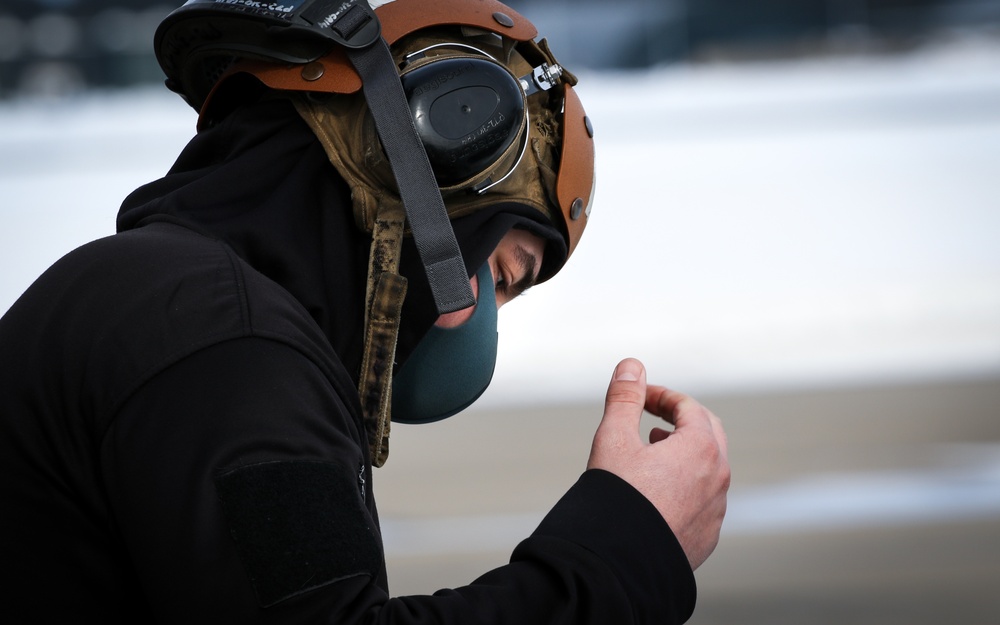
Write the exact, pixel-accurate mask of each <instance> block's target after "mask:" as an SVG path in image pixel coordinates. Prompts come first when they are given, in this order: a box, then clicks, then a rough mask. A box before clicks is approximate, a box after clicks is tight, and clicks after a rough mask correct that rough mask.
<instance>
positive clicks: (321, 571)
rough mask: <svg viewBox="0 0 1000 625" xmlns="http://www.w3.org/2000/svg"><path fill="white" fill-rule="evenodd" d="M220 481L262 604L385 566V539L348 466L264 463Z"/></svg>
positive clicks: (221, 493) (233, 528) (234, 533)
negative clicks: (374, 524)
mask: <svg viewBox="0 0 1000 625" xmlns="http://www.w3.org/2000/svg"><path fill="white" fill-rule="evenodd" d="M215 484H216V489H217V490H218V495H219V501H220V502H221V504H222V508H223V511H224V513H225V517H226V521H227V522H228V524H229V529H230V533H231V534H232V537H233V540H234V541H235V543H236V548H237V552H238V553H239V556H240V559H241V560H242V562H243V566H244V568H245V569H246V572H247V574H248V575H249V577H250V580H251V581H252V583H253V587H254V592H255V593H256V595H257V600H258V602H259V603H260V605H261V606H262V607H265V608H266V607H269V606H272V605H275V604H276V603H279V602H281V601H283V600H285V599H288V598H289V597H293V596H295V595H299V594H302V593H304V592H308V591H310V590H313V589H315V588H318V587H320V586H324V585H326V584H330V583H332V582H336V581H338V580H342V579H346V578H349V577H355V576H358V575H368V576H372V577H375V576H376V575H377V574H378V572H379V570H380V569H381V565H382V548H381V541H380V539H379V537H378V533H377V531H376V529H375V528H374V527H373V523H372V520H371V516H370V515H369V514H368V511H367V509H366V508H365V505H364V501H363V499H362V496H361V493H360V491H359V487H358V481H357V475H355V473H354V471H352V470H350V469H348V468H347V467H345V466H340V465H337V464H332V463H325V462H311V461H280V462H265V463H261V464H253V465H248V466H243V467H239V468H237V469H232V470H230V471H227V472H225V473H223V474H221V475H219V476H218V477H217V478H216V481H215Z"/></svg>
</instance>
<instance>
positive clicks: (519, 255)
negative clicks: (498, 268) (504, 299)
mask: <svg viewBox="0 0 1000 625" xmlns="http://www.w3.org/2000/svg"><path fill="white" fill-rule="evenodd" d="M514 260H515V261H516V262H517V264H518V265H519V266H520V267H521V271H523V272H524V277H523V278H521V279H520V280H518V281H517V282H515V283H514V284H512V285H511V290H512V291H513V292H514V297H517V296H518V295H521V294H522V293H524V292H525V291H527V290H528V289H529V288H531V287H532V286H534V285H535V280H536V279H537V275H536V270H535V269H536V267H537V265H538V259H537V258H536V257H535V255H534V254H532V253H531V252H529V251H528V250H526V249H524V247H523V246H521V245H515V246H514Z"/></svg>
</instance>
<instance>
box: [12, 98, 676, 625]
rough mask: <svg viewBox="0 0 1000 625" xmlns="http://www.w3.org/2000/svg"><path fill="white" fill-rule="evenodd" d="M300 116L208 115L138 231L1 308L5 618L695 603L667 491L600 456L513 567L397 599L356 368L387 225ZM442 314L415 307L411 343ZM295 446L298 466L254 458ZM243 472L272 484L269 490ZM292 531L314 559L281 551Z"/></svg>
mask: <svg viewBox="0 0 1000 625" xmlns="http://www.w3.org/2000/svg"><path fill="white" fill-rule="evenodd" d="M304 129H305V126H304V124H301V122H298V121H297V119H296V118H293V117H292V116H291V115H289V111H288V110H287V109H285V108H282V107H280V106H278V105H276V104H274V103H268V104H263V105H261V106H256V107H250V108H248V109H247V110H244V111H241V112H239V113H237V114H235V115H234V116H232V117H231V118H230V119H229V120H227V121H226V122H225V123H223V124H220V125H219V126H217V127H215V128H213V129H212V130H210V131H207V132H206V133H205V134H203V135H200V136H199V137H197V138H196V139H195V140H194V141H192V143H191V145H190V146H189V148H188V149H187V150H185V152H184V154H182V155H181V158H180V159H179V160H178V164H177V166H176V167H175V168H174V169H173V170H172V171H171V173H170V174H169V175H168V176H166V177H165V178H164V179H162V180H160V181H157V182H155V183H152V184H151V185H147V186H146V187H143V188H142V189H140V190H138V191H137V192H136V193H135V194H133V195H132V196H131V197H130V198H129V199H128V200H127V201H126V204H125V206H124V207H123V211H122V213H121V215H120V218H119V227H120V229H121V230H122V232H120V233H119V234H117V235H114V236H112V237H107V238H105V239H101V240H99V241H96V242H93V243H90V244H88V245H85V246H83V247H81V248H80V249H78V250H75V251H73V252H71V253H70V254H68V255H67V256H66V257H64V258H63V259H61V260H60V261H58V262H57V263H56V264H55V265H53V267H51V268H50V269H49V270H48V271H46V272H45V273H44V274H43V275H42V276H41V277H40V278H39V279H38V280H37V281H36V282H35V283H34V284H33V285H32V286H31V287H30V288H29V289H28V290H27V291H26V292H25V294H24V295H23V296H22V297H21V298H20V299H19V300H18V301H17V302H16V303H15V304H14V305H13V306H12V307H11V309H10V310H9V311H8V312H7V313H6V314H5V315H4V316H3V317H2V318H0V380H3V383H2V384H0V562H2V563H3V567H2V571H3V573H2V575H3V577H2V578H0V588H2V589H3V593H4V594H3V609H4V615H5V617H7V618H8V620H11V621H12V622H18V623H32V622H38V623H62V622H76V621H78V620H80V619H81V618H85V619H86V620H88V621H94V622H102V623H103V622H111V623H117V622H121V623H152V622H157V623H185V624H199V623H206V624H207V623H212V624H213V625H215V624H219V623H241V624H244V623H282V624H294V623H331V624H334V623H336V624H340V625H354V624H361V623H364V624H366V625H371V624H379V623H381V624H386V625H388V624H393V625H416V624H429V623H436V624H455V625H458V624H462V625H472V624H477V623H481V624H487V623H488V624H491V625H536V624H537V625H549V624H551V623H567V624H569V623H573V624H578V625H606V624H607V623H615V624H616V625H617V624H625V625H628V624H631V623H634V624H643V625H645V624H647V623H661V624H662V623H673V622H680V621H681V620H683V619H684V618H685V615H686V614H689V613H690V607H691V605H692V603H693V600H694V594H693V588H694V586H693V577H692V573H691V570H690V567H689V566H688V563H687V560H686V558H685V557H684V554H683V552H682V551H681V550H680V548H679V547H678V546H677V544H676V541H675V539H674V538H673V536H672V534H671V532H670V529H669V528H668V527H667V525H666V524H665V523H664V522H663V520H662V519H661V518H660V517H659V515H657V514H656V512H655V510H654V509H653V508H652V506H651V505H650V504H649V502H648V501H646V500H645V499H644V498H642V497H641V496H640V495H639V494H638V493H637V492H635V491H634V489H632V487H631V486H629V485H627V484H625V483H624V482H622V481H621V480H619V479H618V478H616V477H614V476H611V475H609V474H602V473H600V472H590V473H587V474H585V475H584V476H583V477H582V478H581V480H580V482H579V483H578V484H576V485H575V486H574V487H573V488H572V489H571V490H570V491H569V493H568V494H567V496H566V497H565V498H564V499H563V500H562V501H560V502H559V503H558V504H557V505H556V506H555V507H554V508H553V509H552V511H551V512H550V513H549V515H548V516H547V517H546V519H545V521H544V522H543V523H542V524H541V526H540V527H539V530H538V531H537V532H535V533H534V534H533V535H532V536H530V537H528V538H527V539H526V540H525V541H524V542H522V543H521V544H520V545H519V546H518V547H517V549H516V550H515V552H514V556H513V558H512V560H511V562H510V563H509V564H508V565H505V566H502V567H499V568H497V569H495V570H493V571H491V572H488V573H486V574H485V575H483V576H482V577H481V578H479V579H477V580H475V581H473V582H472V583H470V584H469V585H467V586H462V587H459V588H454V589H447V590H442V591H440V592H438V593H436V594H435V595H433V596H419V597H395V598H391V597H390V594H389V591H388V581H387V579H386V571H385V566H384V558H382V555H381V553H378V554H377V555H376V553H375V551H374V550H373V545H374V546H375V547H377V549H378V550H379V551H380V550H381V541H380V535H379V530H378V528H379V525H378V514H377V510H376V506H375V500H374V497H373V494H372V490H373V489H372V484H373V481H372V477H373V476H372V468H371V462H370V458H368V442H367V440H366V437H365V430H364V427H363V424H362V418H361V409H360V403H359V400H358V397H357V391H356V380H355V379H354V378H355V377H356V375H357V374H356V369H357V366H356V365H357V363H356V360H357V359H358V354H359V346H358V345H357V344H356V343H357V341H358V338H357V337H358V336H359V335H360V323H361V322H360V317H359V315H360V308H361V306H360V302H361V300H362V299H363V293H364V288H363V287H364V277H363V276H364V270H365V267H364V266H362V265H363V263H364V261H363V260H362V259H363V258H364V257H365V255H366V254H367V241H366V240H364V239H365V237H364V236H362V235H359V234H358V233H357V231H356V230H354V229H353V228H352V227H349V226H350V218H349V217H345V216H344V215H345V214H348V213H349V210H348V209H347V208H346V200H347V195H346V194H347V190H346V189H345V188H344V186H343V183H342V182H341V181H340V180H339V179H338V178H337V177H336V176H335V175H333V174H332V173H331V172H332V171H333V169H332V167H331V166H329V165H328V164H327V162H326V159H325V155H323V153H322V150H321V149H320V148H319V147H318V144H317V145H314V144H315V141H314V140H312V139H311V136H309V135H307V134H304V133H303V130H304ZM305 132H306V133H307V132H308V131H307V130H306V131H305ZM501 213H502V214H504V215H506V214H507V211H503V210H500V209H498V210H497V211H495V212H494V213H493V214H484V215H476V216H474V217H473V218H470V220H469V221H464V220H463V224H461V225H459V224H457V223H456V232H457V233H458V232H460V230H461V229H464V228H466V227H467V226H470V229H469V230H468V232H469V236H464V235H462V234H460V235H459V241H460V244H462V245H471V246H472V247H470V250H471V252H472V253H470V254H469V256H468V257H467V258H466V262H467V263H470V262H471V263H473V264H474V263H476V262H478V263H480V264H481V262H483V261H484V260H485V258H486V255H488V253H489V251H488V250H487V251H484V250H481V249H473V248H475V247H476V246H478V245H488V244H487V243H484V241H486V242H488V241H490V240H494V239H495V238H496V237H497V236H498V233H501V232H503V231H505V230H504V228H509V227H526V225H527V224H529V222H530V220H531V218H530V217H528V216H520V217H518V216H515V217H511V218H508V217H502V218H501V219H500V221H503V222H504V223H502V224H500V225H498V223H499V222H497V221H496V218H499V217H500V216H501ZM521 218H524V219H527V220H528V221H526V222H520V221H519V220H520V219H521ZM473 220H479V221H478V222H476V221H473ZM474 223H477V224H478V226H477V227H471V226H472V224H474ZM500 236H502V234H500ZM463 240H464V242H463ZM475 241H478V243H475ZM464 251H465V249H464V248H463V253H464ZM474 254H478V255H479V258H478V259H474V260H470V259H472V258H473V256H474ZM418 270H419V268H418ZM355 272H356V275H355ZM414 282H417V280H414ZM417 290H418V291H419V287H418V289H417ZM425 297H429V296H426V295H425ZM419 301H421V300H420V299H419V298H417V299H416V300H415V303H413V304H411V306H417V303H419ZM418 308H419V306H418ZM414 310H416V308H415V309H414ZM430 321H431V322H432V321H433V319H430ZM423 322H426V320H424V321H415V317H411V318H410V320H409V322H408V323H409V324H410V329H409V332H410V338H409V340H411V341H412V340H416V338H415V337H417V336H418V335H419V329H418V328H417V326H419V324H420V323H423ZM581 453H585V450H581ZM287 463H293V464H294V466H296V467H298V469H296V471H292V472H291V473H288V474H285V475H283V476H279V477H275V476H274V475H273V474H271V472H269V471H263V472H261V469H260V467H265V466H266V467H279V466H280V467H288V466H292V465H290V464H287ZM298 463H304V464H298ZM309 463H313V464H309ZM303 466H308V467H311V470H302V468H301V467H303ZM253 467H257V468H256V469H255V468H253ZM297 471H298V473H297ZM304 473H305V474H309V473H311V475H304ZM265 474H266V475H265ZM317 474H321V475H317ZM220 476H223V477H221V478H220ZM225 476H229V477H228V478H227V477H225ZM247 476H251V477H252V480H255V481H254V483H256V484H260V482H261V481H264V482H267V481H271V480H274V481H273V482H272V483H271V484H270V485H267V486H266V487H262V490H259V491H255V490H254V489H253V488H248V484H250V483H251V482H250V481H249V480H251V477H247ZM243 478H245V480H247V481H242V485H241V479H243ZM359 478H360V479H359ZM309 482H312V484H313V485H316V484H319V486H320V487H319V488H312V487H310V483H309ZM362 488H363V491H362ZM271 492H274V493H279V494H278V497H279V502H278V503H276V504H273V506H276V510H278V511H279V514H280V515H281V519H282V521H281V522H280V523H279V524H278V528H279V531H274V532H263V531H260V530H261V528H262V527H263V526H262V525H261V517H260V516H258V517H257V518H256V519H254V518H245V517H244V514H246V511H248V510H251V509H254V508H258V509H263V508H268V507H269V506H272V504H262V503H261V501H260V500H261V498H262V497H263V496H264V495H263V493H271ZM362 492H363V494H362ZM252 493H256V494H252ZM337 493H342V494H343V497H338V496H336V495H337ZM285 495H287V496H285ZM362 497H363V499H362ZM223 501H225V502H227V503H225V504H224V503H223ZM333 508H336V510H335V511H334V510H333ZM250 515H251V516H253V513H250ZM330 515H332V516H330ZM320 516H322V517H323V518H320ZM329 519H333V520H334V522H332V523H330V525H328V526H326V527H324V522H325V521H327V520H329ZM319 528H322V529H319ZM299 532H302V533H303V535H302V536H295V537H292V536H290V534H298V533H299ZM324 532H329V533H328V534H325V533H324ZM247 536H255V537H256V538H254V539H253V540H254V541H257V542H256V544H255V545H254V547H253V548H252V549H249V550H248V549H247V548H246V544H245V541H246V537H247ZM327 540H328V541H329V544H324V542H325V541H327ZM241 543H242V544H241ZM345 545H351V548H347V547H344V546H345ZM289 546H292V547H293V548H294V549H298V550H300V551H301V554H300V555H303V556H304V557H308V558H310V563H309V564H308V565H307V564H306V563H305V561H304V559H299V560H296V558H294V557H293V556H291V555H289V556H288V558H287V559H285V556H284V555H282V556H281V557H278V556H277V554H278V552H279V551H281V550H287V548H288V547H289ZM338 550H339V553H340V554H342V556H343V557H342V558H338V557H336V556H335V552H338ZM314 555H315V557H316V558H317V560H316V561H315V563H314V562H313V561H312V560H311V558H313V557H314ZM376 560H377V561H376ZM310 567H314V568H313V571H314V572H316V573H317V578H315V579H303V577H304V573H305V572H306V571H307V569H309V568H310ZM295 587H300V588H301V589H303V592H293V590H292V589H293V588H295ZM262 589H263V590H264V592H261V590H262ZM258 595H260V596H258ZM262 602H264V603H268V605H269V607H266V608H265V607H262V605H261V603H262Z"/></svg>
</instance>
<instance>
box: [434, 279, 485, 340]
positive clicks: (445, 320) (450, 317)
mask: <svg viewBox="0 0 1000 625" xmlns="http://www.w3.org/2000/svg"><path fill="white" fill-rule="evenodd" d="M469 284H471V285H472V294H473V295H474V296H476V299H479V280H478V279H477V277H476V276H472V279H471V280H469ZM475 309H476V307H475V306H469V307H468V308H463V309H462V310H456V311H455V312H450V313H445V314H443V315H441V316H440V317H438V319H437V321H435V322H434V325H436V326H437V327H439V328H457V327H458V326H460V325H462V324H463V323H465V322H466V321H468V319H469V317H471V316H472V311H474V310H475Z"/></svg>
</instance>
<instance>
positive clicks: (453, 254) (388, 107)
mask: <svg viewBox="0 0 1000 625" xmlns="http://www.w3.org/2000/svg"><path fill="white" fill-rule="evenodd" d="M347 55H348V57H349V58H350V60H351V63H352V64H353V65H354V68H355V69H356V70H357V71H358V74H359V75H360V76H361V82H362V85H363V89H364V94H365V101H366V102H367V103H368V108H369V110H370V111H371V113H372V117H373V119H374V120H375V129H376V130H377V131H378V135H379V139H380V140H381V141H382V147H383V149H385V152H386V156H388V157H389V164H390V165H391V166H392V173H393V176H394V177H395V178H396V185H397V186H398V187H399V195H400V198H401V199H402V200H403V206H404V209H405V211H406V218H407V221H408V222H409V225H410V231H411V232H412V233H413V241H414V243H415V244H416V246H417V252H418V253H419V254H420V260H421V262H422V263H423V266H424V272H425V273H426V275H427V281H428V282H429V283H430V287H431V292H432V293H433V295H434V303H435V304H436V305H437V310H438V313H439V314H444V313H448V312H454V311H456V310H462V309H463V308H468V307H470V306H473V305H475V303H476V299H475V297H474V296H473V294H472V286H471V285H470V284H469V276H468V274H467V272H466V269H465V262H464V261H463V260H462V252H461V250H460V249H459V247H458V241H456V240H455V232H454V230H452V228H451V222H450V221H449V220H448V212H447V210H446V209H445V206H444V200H443V199H442V198H441V191H440V189H438V186H437V181H436V180H435V178H434V171H433V170H432V169H431V164H430V161H429V160H427V152H426V151H425V150H424V145H423V143H422V142H421V141H420V137H419V136H418V135H417V130H416V128H415V127H414V125H413V118H412V117H411V113H410V109H409V106H408V105H407V100H406V95H405V94H404V93H403V86H402V84H401V83H400V82H399V75H398V73H397V71H396V66H395V64H394V63H393V60H392V54H391V53H390V52H389V45H388V44H387V43H386V42H385V39H382V38H381V37H379V38H378V40H377V41H375V43H373V44H372V45H370V46H368V47H366V48H361V49H348V50H347Z"/></svg>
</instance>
